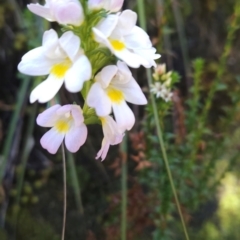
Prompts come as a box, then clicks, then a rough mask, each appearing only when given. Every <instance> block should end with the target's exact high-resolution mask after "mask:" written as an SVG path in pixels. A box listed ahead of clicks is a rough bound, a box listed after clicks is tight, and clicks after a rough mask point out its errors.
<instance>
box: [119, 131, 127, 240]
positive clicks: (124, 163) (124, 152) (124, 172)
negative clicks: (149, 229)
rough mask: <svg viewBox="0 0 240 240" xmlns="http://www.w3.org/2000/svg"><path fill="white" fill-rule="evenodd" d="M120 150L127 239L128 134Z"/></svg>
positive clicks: (123, 227)
mask: <svg viewBox="0 0 240 240" xmlns="http://www.w3.org/2000/svg"><path fill="white" fill-rule="evenodd" d="M120 151H121V155H122V168H121V198H122V202H121V240H126V239H127V135H126V136H125V137H124V139H123V141H122V143H121V145H120Z"/></svg>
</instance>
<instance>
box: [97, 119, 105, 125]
mask: <svg viewBox="0 0 240 240" xmlns="http://www.w3.org/2000/svg"><path fill="white" fill-rule="evenodd" d="M98 118H99V119H100V121H101V122H102V125H103V124H105V123H106V119H105V118H104V117H98Z"/></svg>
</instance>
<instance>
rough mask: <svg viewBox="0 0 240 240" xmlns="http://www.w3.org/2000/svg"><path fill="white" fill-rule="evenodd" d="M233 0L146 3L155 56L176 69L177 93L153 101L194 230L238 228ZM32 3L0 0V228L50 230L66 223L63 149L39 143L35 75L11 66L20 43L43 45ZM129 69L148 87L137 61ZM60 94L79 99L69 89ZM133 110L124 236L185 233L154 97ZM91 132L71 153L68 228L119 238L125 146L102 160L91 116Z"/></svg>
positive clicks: (11, 233) (42, 233) (237, 11)
mask: <svg viewBox="0 0 240 240" xmlns="http://www.w3.org/2000/svg"><path fill="white" fill-rule="evenodd" d="M238 2H239V1H237V0H231V1H227V2H226V1H224V0H218V1H217V0H211V1H208V0H197V1H189V0H184V1H181V2H179V1H174V0H172V1H170V0H168V1H162V0H156V1H151V4H146V14H147V19H148V23H147V26H148V32H149V34H150V36H151V39H152V41H153V43H154V44H155V45H156V47H157V48H158V51H159V52H160V53H161V54H162V55H163V56H162V59H161V62H166V64H167V68H168V70H169V71H170V70H174V75H173V76H175V78H176V80H177V79H178V78H179V79H180V80H179V81H178V82H177V81H176V83H175V85H174V88H175V90H174V96H173V101H172V102H168V103H166V102H164V101H163V100H161V99H156V102H157V106H158V113H159V117H160V120H161V127H162V128H163V130H164V141H165V145H166V149H167V154H168V158H169V164H170V168H171V171H172V174H173V177H174V182H175V185H176V188H177V192H178V195H179V199H180V203H181V209H182V211H183V214H184V219H185V221H186V223H187V226H188V230H189V233H190V236H191V239H199V240H200V239H210V240H211V239H212V240H215V239H239V230H238V229H239V224H240V217H239V200H238V197H237V196H239V189H238V185H239V180H238V177H239V144H238V141H239V126H238V125H239V124H238V123H239V120H240V115H239V101H240V94H239V91H240V85H239V84H240V71H239V62H240V57H239V56H240V55H239V50H240V42H239V41H238V40H237V39H239V34H240V32H239V27H240V4H239V3H238ZM27 3H28V2H27V1H19V2H16V1H14V0H11V1H0V76H1V77H0V143H1V146H0V150H1V153H0V155H1V159H3V161H5V165H6V168H5V167H3V165H1V171H0V172H1V174H2V177H4V178H3V182H2V185H1V187H0V203H1V209H0V225H1V230H0V239H1V240H5V239H17V240H21V239H33V240H34V239H36V240H37V239H44V240H47V239H52V240H54V239H59V236H60V233H61V223H62V199H63V194H62V169H61V168H62V165H61V154H57V155H56V156H50V155H48V154H47V153H46V152H45V151H44V150H43V149H42V148H41V147H40V145H39V139H40V137H41V135H42V134H43V132H44V129H41V128H39V127H37V126H36V125H35V124H34V123H35V117H36V114H37V112H41V111H42V110H43V109H44V108H45V106H38V105H37V104H35V105H32V106H30V105H29V104H28V100H27V99H28V95H29V92H30V89H31V88H32V87H33V86H34V85H35V84H37V82H38V81H41V80H42V78H35V79H34V80H33V79H31V78H28V77H26V76H22V75H19V74H18V73H17V68H16V66H17V64H18V62H19V61H20V58H21V56H22V55H23V54H24V53H25V52H26V51H28V50H29V49H32V48H34V47H36V46H39V45H40V44H41V38H42V33H43V32H44V30H45V29H47V28H49V26H48V24H49V23H48V22H47V21H44V20H42V19H41V18H39V17H36V16H34V15H33V14H32V13H30V12H29V11H28V10H26V4H27ZM127 5H128V7H131V8H132V9H135V5H136V1H127V0H126V1H125V6H127ZM51 27H53V28H56V26H55V24H51ZM184 59H185V60H184ZM134 74H135V76H136V78H137V79H138V81H139V83H140V85H141V86H142V87H143V89H146V85H147V84H146V77H145V74H144V73H143V70H142V69H140V70H139V71H138V72H134ZM178 76H180V77H178ZM24 83H25V85H24ZM21 86H22V87H21ZM146 92H148V89H146ZM147 94H148V93H147ZM17 95H18V98H17ZM58 99H59V101H60V102H61V103H66V102H77V103H81V101H82V100H81V99H80V98H79V96H78V95H77V94H75V95H70V94H69V93H67V92H66V91H64V90H62V91H61V92H60V94H59V96H58ZM134 111H135V115H136V126H135V129H134V130H133V131H132V132H131V133H130V135H129V139H128V161H127V163H126V165H125V167H127V169H126V170H127V172H126V173H127V174H128V176H127V180H126V181H127V182H126V183H127V187H128V188H127V192H126V197H127V205H126V209H125V210H126V215H127V223H126V226H127V239H128V240H131V239H132V240H135V239H138V240H141V239H142V240H147V239H154V240H155V239H156V240H159V239H161V240H167V239H184V237H183V234H182V230H181V224H180V220H179V217H178V215H177V211H176V206H175V203H174V198H173V195H172V191H171V188H170V184H169V180H168V177H167V174H166V170H165V166H164V164H163V161H162V157H161V156H162V155H161V151H160V149H159V147H158V139H157V137H156V130H155V127H156V122H155V120H154V118H153V110H152V106H151V105H150V104H148V106H147V107H146V108H145V110H144V109H142V108H134ZM89 135H90V136H92V138H91V140H89V141H88V142H87V143H86V144H85V146H84V147H83V148H81V151H80V152H79V153H77V154H74V155H68V156H67V160H68V175H67V181H68V202H69V203H68V216H67V233H66V238H67V239H86V240H95V239H97V240H105V239H106V240H114V239H116V240H119V239H120V234H121V231H120V229H121V227H120V220H121V212H122V211H123V210H122V209H121V200H122V198H121V190H122V189H121V176H123V175H121V174H120V173H121V167H122V155H121V154H119V153H118V148H117V147H113V148H112V149H111V151H110V153H109V156H108V158H107V159H106V160H105V161H104V162H103V163H101V162H98V161H95V159H94V156H95V153H96V149H98V148H99V146H100V142H101V138H102V135H101V129H100V128H99V127H98V126H94V127H93V128H92V129H89ZM159 162H160V163H161V164H159ZM229 171H231V172H230V173H229ZM125 177H126V176H125ZM222 179H223V182H221V180H222ZM219 186H221V188H220V190H218V189H219Z"/></svg>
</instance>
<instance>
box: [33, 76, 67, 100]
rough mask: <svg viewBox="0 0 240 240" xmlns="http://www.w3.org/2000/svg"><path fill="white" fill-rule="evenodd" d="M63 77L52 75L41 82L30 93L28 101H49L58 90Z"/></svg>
mask: <svg viewBox="0 0 240 240" xmlns="http://www.w3.org/2000/svg"><path fill="white" fill-rule="evenodd" d="M63 81H64V79H58V78H56V77H54V76H53V75H49V77H48V78H47V79H46V80H45V81H43V82H41V83H40V84H39V85H38V86H37V87H36V88H34V89H33V91H32V92H31V94H30V102H31V103H33V102H35V101H37V100H38V102H40V103H45V102H48V101H50V100H51V99H52V98H53V97H54V96H55V95H56V94H57V92H58V91H59V89H60V88H61V86H62V84H63Z"/></svg>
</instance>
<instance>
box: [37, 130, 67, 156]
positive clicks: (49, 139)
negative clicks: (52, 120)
mask: <svg viewBox="0 0 240 240" xmlns="http://www.w3.org/2000/svg"><path fill="white" fill-rule="evenodd" d="M63 138H64V134H61V133H59V132H58V131H56V129H55V128H51V129H50V130H49V131H48V132H46V133H45V134H44V135H43V136H42V138H41V139H40V143H41V145H42V147H43V148H44V149H46V150H47V151H48V152H49V153H51V154H55V153H56V152H57V150H58V148H59V147H60V145H61V143H62V141H63Z"/></svg>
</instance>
